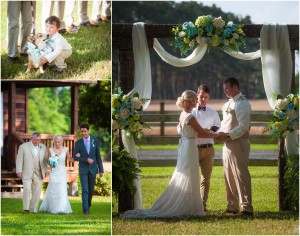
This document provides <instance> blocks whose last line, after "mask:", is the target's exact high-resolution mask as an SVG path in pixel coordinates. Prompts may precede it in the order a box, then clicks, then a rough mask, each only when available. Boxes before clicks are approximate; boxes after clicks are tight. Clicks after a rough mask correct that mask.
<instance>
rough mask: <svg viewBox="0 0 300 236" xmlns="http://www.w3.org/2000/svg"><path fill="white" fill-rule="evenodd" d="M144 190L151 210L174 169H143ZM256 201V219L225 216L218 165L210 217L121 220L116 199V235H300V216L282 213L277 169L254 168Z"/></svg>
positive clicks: (113, 229)
mask: <svg viewBox="0 0 300 236" xmlns="http://www.w3.org/2000/svg"><path fill="white" fill-rule="evenodd" d="M141 169H142V173H141V187H142V193H143V207H144V208H146V209H147V208H150V207H151V206H152V205H153V204H154V202H155V201H156V200H157V198H158V197H159V196H160V194H161V193H162V192H163V190H164V189H165V188H166V186H167V185H168V182H169V180H170V178H171V176H172V173H173V171H174V167H160V168H154V167H143V168H141ZM249 169H250V173H251V177H252V198H253V207H254V213H255V216H254V218H253V219H249V218H247V219H246V218H245V219H243V218H234V217H231V216H224V215H223V214H222V212H223V211H224V210H225V208H226V192H225V183H224V177H223V168H222V167H219V166H214V169H213V174H212V179H211V189H210V195H209V199H208V210H209V211H208V214H207V215H206V216H205V217H194V218H190V219H148V220H133V219H130V220H129V219H120V218H119V217H118V214H117V203H116V201H115V199H113V201H114V204H113V221H112V225H113V226H112V232H113V234H120V235H121V234H123V235H124V234H128V235H130V234H132V235H142V234H143V235H164V234H165V235H214V234H221V235H226V234H231V235H232V234H234V235H245V234H247V235H249V234H258V235H274V234H281V235H293V234H299V230H298V225H299V219H298V214H296V213H293V212H279V211H278V199H277V198H278V197H277V189H278V183H277V181H278V180H277V178H278V171H277V167H261V166H255V167H254V166H251V167H250V168H249Z"/></svg>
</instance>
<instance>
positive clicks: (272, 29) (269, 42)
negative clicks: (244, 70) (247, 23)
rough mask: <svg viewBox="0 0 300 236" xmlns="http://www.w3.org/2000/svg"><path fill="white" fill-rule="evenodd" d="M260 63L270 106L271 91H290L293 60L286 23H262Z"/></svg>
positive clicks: (286, 92) (273, 100) (272, 104)
mask: <svg viewBox="0 0 300 236" xmlns="http://www.w3.org/2000/svg"><path fill="white" fill-rule="evenodd" d="M260 40H261V41H260V50H261V64H262V73H263V79H264V87H265V91H266V95H267V98H268V101H269V104H270V106H271V107H272V108H273V109H274V108H275V99H274V98H273V97H272V94H273V93H276V94H281V95H282V96H284V97H285V96H287V95H288V94H289V93H290V91H291V83H292V73H293V62H292V55H291V48H290V41H289V32H288V28H287V26H286V25H274V24H270V25H263V27H262V29H261V31H260Z"/></svg>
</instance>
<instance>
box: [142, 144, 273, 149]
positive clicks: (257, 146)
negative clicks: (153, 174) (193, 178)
mask: <svg viewBox="0 0 300 236" xmlns="http://www.w3.org/2000/svg"><path fill="white" fill-rule="evenodd" d="M222 147H223V144H215V145H214V149H215V150H222ZM177 149H178V144H166V145H147V144H142V145H140V147H139V146H137V150H177ZM251 150H278V146H277V144H251Z"/></svg>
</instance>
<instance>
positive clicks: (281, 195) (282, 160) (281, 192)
mask: <svg viewBox="0 0 300 236" xmlns="http://www.w3.org/2000/svg"><path fill="white" fill-rule="evenodd" d="M278 148H279V150H278V151H279V156H278V206H279V211H285V210H287V204H286V203H285V201H284V199H285V197H286V190H285V189H284V187H283V185H284V173H285V166H286V154H285V150H284V139H283V138H280V139H279V141H278Z"/></svg>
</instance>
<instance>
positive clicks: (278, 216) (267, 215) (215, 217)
mask: <svg viewBox="0 0 300 236" xmlns="http://www.w3.org/2000/svg"><path fill="white" fill-rule="evenodd" d="M119 215H120V214H119V213H116V212H113V213H112V219H118V220H128V221H138V220H147V221H149V222H151V221H152V222H155V221H160V222H161V221H163V222H166V223H176V222H183V221H187V222H193V221H204V222H205V221H207V222H213V221H221V220H223V221H227V220H230V221H231V220H238V219H239V220H255V219H258V220H267V219H271V220H297V219H298V218H299V214H298V212H292V211H283V212H270V211H266V212H255V213H254V217H240V216H233V215H224V214H223V213H222V212H213V211H212V212H209V213H208V214H207V215H206V216H202V217H201V216H198V217H187V218H177V217H172V218H145V219H121V218H119Z"/></svg>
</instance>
